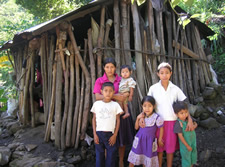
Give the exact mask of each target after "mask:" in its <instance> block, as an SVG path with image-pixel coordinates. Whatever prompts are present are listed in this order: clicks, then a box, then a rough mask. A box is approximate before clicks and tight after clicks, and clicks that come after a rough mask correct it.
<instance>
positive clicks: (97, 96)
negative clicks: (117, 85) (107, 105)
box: [95, 93, 129, 102]
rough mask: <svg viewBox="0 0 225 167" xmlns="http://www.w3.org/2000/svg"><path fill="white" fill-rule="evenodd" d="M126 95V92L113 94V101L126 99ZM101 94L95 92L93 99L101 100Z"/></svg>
mask: <svg viewBox="0 0 225 167" xmlns="http://www.w3.org/2000/svg"><path fill="white" fill-rule="evenodd" d="M128 96H129V93H128ZM126 97H127V94H126V93H124V94H119V93H118V94H114V95H113V100H115V101H119V102H124V100H126ZM103 98H104V97H103V95H102V94H100V93H95V99H96V100H103Z"/></svg>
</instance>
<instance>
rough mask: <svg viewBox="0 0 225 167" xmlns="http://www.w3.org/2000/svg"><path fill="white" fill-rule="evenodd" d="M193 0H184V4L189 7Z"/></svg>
mask: <svg viewBox="0 0 225 167" xmlns="http://www.w3.org/2000/svg"><path fill="white" fill-rule="evenodd" d="M193 2H194V0H184V3H185V5H187V6H189V7H191V5H192V4H193Z"/></svg>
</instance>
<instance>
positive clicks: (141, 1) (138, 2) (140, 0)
mask: <svg viewBox="0 0 225 167" xmlns="http://www.w3.org/2000/svg"><path fill="white" fill-rule="evenodd" d="M143 3H145V0H137V4H138V6H140V5H142V4H143Z"/></svg>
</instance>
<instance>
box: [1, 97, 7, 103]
mask: <svg viewBox="0 0 225 167" xmlns="http://www.w3.org/2000/svg"><path fill="white" fill-rule="evenodd" d="M7 100H8V99H7V98H4V97H3V98H0V102H2V103H6V102H7Z"/></svg>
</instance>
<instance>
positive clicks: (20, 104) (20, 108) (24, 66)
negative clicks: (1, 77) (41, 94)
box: [15, 47, 27, 122]
mask: <svg viewBox="0 0 225 167" xmlns="http://www.w3.org/2000/svg"><path fill="white" fill-rule="evenodd" d="M22 49H23V48H22V47H20V48H19V51H18V57H19V58H18V59H19V60H20V61H19V63H18V66H17V63H15V65H16V67H17V68H20V64H21V69H22V71H21V70H20V69H18V70H17V71H18V74H17V75H19V76H20V78H19V79H17V83H18V84H19V82H20V79H21V82H20V84H19V90H20V93H19V94H20V95H19V120H20V121H21V122H23V112H22V109H23V103H24V91H23V89H24V82H25V77H24V76H25V74H26V62H27V60H26V58H25V59H24V61H23V62H22V59H23V58H24V56H23V52H22ZM15 62H16V61H15Z"/></svg>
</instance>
